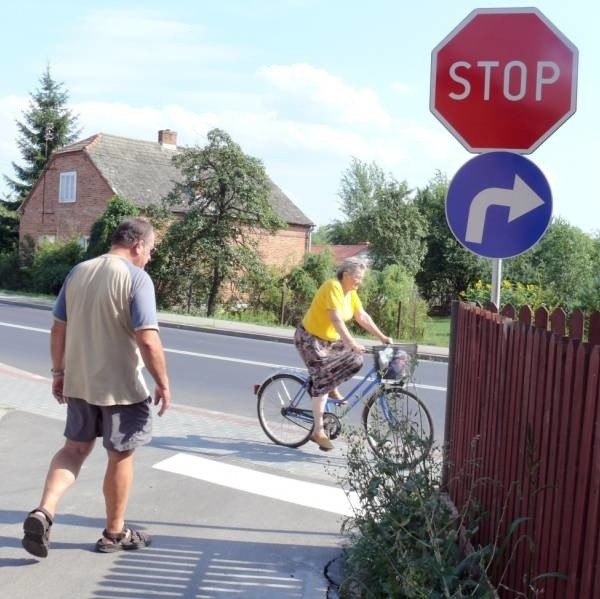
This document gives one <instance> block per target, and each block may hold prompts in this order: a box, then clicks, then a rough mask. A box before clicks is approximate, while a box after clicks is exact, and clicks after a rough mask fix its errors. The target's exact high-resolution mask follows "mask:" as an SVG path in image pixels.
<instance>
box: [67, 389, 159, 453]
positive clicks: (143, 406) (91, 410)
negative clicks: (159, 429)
mask: <svg viewBox="0 0 600 599" xmlns="http://www.w3.org/2000/svg"><path fill="white" fill-rule="evenodd" d="M67 404H68V407H67V424H66V426H65V437H66V438H67V439H70V440H71V441H81V442H87V441H93V440H94V439H95V438H96V437H102V438H103V443H102V444H103V445H104V447H106V449H111V450H113V451H129V450H131V449H135V448H136V447H140V446H141V445H146V444H147V443H150V441H151V440H152V411H151V410H150V406H151V404H152V399H151V398H150V397H148V399H146V400H145V401H141V402H139V403H135V404H130V405H126V406H95V405H92V404H89V403H87V402H86V401H84V400H83V399H77V398H76V397H69V398H68V400H67Z"/></svg>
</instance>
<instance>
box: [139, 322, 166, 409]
mask: <svg viewBox="0 0 600 599" xmlns="http://www.w3.org/2000/svg"><path fill="white" fill-rule="evenodd" d="M135 340H136V341H137V344H138V347H139V348H140V352H141V354H142V358H143V360H144V364H145V365H146V368H147V369H148V372H149V373H150V374H151V375H152V378H153V379H154V381H155V383H156V389H155V391H154V404H155V405H158V404H159V403H160V404H161V406H160V410H159V412H158V415H159V416H162V415H163V414H164V413H165V411H166V410H167V408H168V407H169V404H170V403H171V392H170V390H169V377H168V375H167V361H166V359H165V352H164V350H163V346H162V342H161V340H160V337H159V335H158V331H157V330H156V329H140V330H138V331H136V332H135Z"/></svg>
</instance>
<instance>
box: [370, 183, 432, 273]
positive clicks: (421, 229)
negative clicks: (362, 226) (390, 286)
mask: <svg viewBox="0 0 600 599" xmlns="http://www.w3.org/2000/svg"><path fill="white" fill-rule="evenodd" d="M376 200H377V202H376V205H375V207H374V209H373V211H372V213H371V217H370V219H369V220H370V233H369V237H368V238H367V241H368V242H369V243H370V248H369V252H370V254H371V255H372V258H373V267H374V268H376V269H378V270H383V269H384V268H385V267H386V266H389V265H391V264H400V265H402V266H403V268H404V269H405V270H406V272H408V273H409V274H410V275H411V276H414V275H415V274H416V273H417V272H418V270H419V268H420V266H421V262H422V261H423V257H424V255H425V235H426V226H425V220H424V219H423V216H422V215H421V213H420V212H419V209H418V208H417V206H416V205H415V203H414V202H413V200H412V199H411V198H410V197H409V189H408V186H407V184H406V182H404V181H403V182H401V183H399V182H397V181H394V180H389V181H388V182H387V183H386V185H385V187H383V188H382V189H381V190H380V191H379V193H378V194H377V197H376Z"/></svg>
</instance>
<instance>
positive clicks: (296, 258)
mask: <svg viewBox="0 0 600 599" xmlns="http://www.w3.org/2000/svg"><path fill="white" fill-rule="evenodd" d="M307 236H308V230H307V229H306V228H305V227H300V226H298V225H289V226H288V228H287V229H282V230H281V231H277V233H275V235H268V234H266V233H265V234H264V235H259V236H258V253H259V255H260V257H261V259H262V260H263V261H264V262H265V263H266V264H270V265H274V266H283V267H285V268H291V267H292V266H295V265H296V264H299V263H300V262H301V261H302V257H303V256H304V253H305V252H306V251H307Z"/></svg>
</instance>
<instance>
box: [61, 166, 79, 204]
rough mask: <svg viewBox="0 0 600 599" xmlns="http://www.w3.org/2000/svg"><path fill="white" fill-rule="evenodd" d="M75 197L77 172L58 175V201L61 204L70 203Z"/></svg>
mask: <svg viewBox="0 0 600 599" xmlns="http://www.w3.org/2000/svg"><path fill="white" fill-rule="evenodd" d="M76 197H77V171H65V172H62V173H60V183H59V187H58V201H59V202H60V203H61V204H66V203H71V202H74V201H75V198H76Z"/></svg>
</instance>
